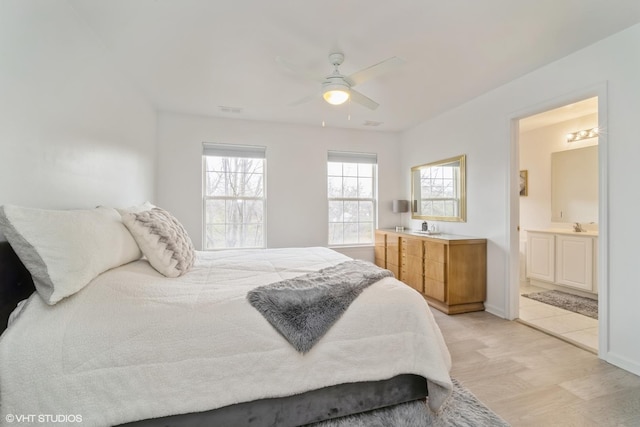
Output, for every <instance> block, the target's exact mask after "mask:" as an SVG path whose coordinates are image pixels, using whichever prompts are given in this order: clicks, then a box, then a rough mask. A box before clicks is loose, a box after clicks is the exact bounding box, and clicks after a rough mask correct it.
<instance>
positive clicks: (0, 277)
mask: <svg viewBox="0 0 640 427" xmlns="http://www.w3.org/2000/svg"><path fill="white" fill-rule="evenodd" d="M34 291H35V287H34V286H33V279H31V274H29V271H28V270H27V269H26V268H25V266H24V265H23V264H22V262H21V261H20V259H19V258H18V256H17V255H16V253H15V252H14V251H13V249H12V248H11V245H9V242H0V333H2V331H4V330H5V329H7V321H8V320H9V315H10V314H11V312H12V311H13V310H14V309H15V308H16V305H17V304H18V302H19V301H20V300H23V299H25V298H28V297H29V295H31V294H32V293H33V292H34Z"/></svg>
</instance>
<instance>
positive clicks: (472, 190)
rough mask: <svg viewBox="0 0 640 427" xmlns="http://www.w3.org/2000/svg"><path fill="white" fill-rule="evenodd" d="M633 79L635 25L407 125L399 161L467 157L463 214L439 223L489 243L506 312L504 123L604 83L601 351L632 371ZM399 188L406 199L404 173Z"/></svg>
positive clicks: (639, 55) (636, 237) (493, 305)
mask: <svg viewBox="0 0 640 427" xmlns="http://www.w3.org/2000/svg"><path fill="white" fill-rule="evenodd" d="M470 72H472V70H470ZM638 76H640V25H635V26H633V27H631V28H629V29H627V30H625V31H622V32H620V33H618V34H616V35H613V36H611V37H609V38H606V39H604V40H602V41H600V42H598V43H596V44H594V45H592V46H590V47H588V48H585V49H583V50H581V51H578V52H576V53H574V54H572V55H569V56H567V57H565V58H563V59H561V60H559V61H556V62H554V63H552V64H549V65H548V66H545V67H543V68H540V69H538V70H536V71H534V72H532V73H530V74H527V75H525V76H523V77H522V78H519V79H516V80H514V81H512V82H510V83H508V84H506V85H504V86H502V87H500V88H498V89H496V90H493V91H491V92H488V93H486V94H484V95H482V96H480V97H478V98H476V99H474V100H472V101H470V102H468V103H466V104H464V105H462V106H460V107H458V108H455V109H453V110H450V111H448V112H446V113H444V114H442V115H440V116H439V117H436V118H434V119H432V120H429V121H427V122H425V123H423V124H421V125H419V126H417V127H416V128H414V129H411V130H410V131H407V132H406V133H405V134H404V135H403V138H402V141H403V148H402V153H403V154H402V167H403V170H408V168H409V167H410V166H412V165H414V164H418V163H426V162H430V161H435V160H438V159H440V158H446V157H450V156H453V155H457V154H462V153H466V154H467V161H468V164H467V179H468V186H467V188H468V220H467V222H466V223H462V224H458V223H448V224H446V225H441V229H446V231H450V232H454V233H458V234H470V235H475V236H482V237H486V238H487V239H488V240H489V245H488V297H487V308H488V309H489V310H490V311H492V312H494V313H496V314H498V315H503V316H504V315H505V314H506V313H508V312H509V310H508V308H509V307H508V304H509V301H507V298H506V296H507V295H509V289H510V283H509V277H511V271H510V270H509V265H510V262H511V261H510V258H509V257H510V250H511V242H512V236H516V239H515V244H516V245H517V231H516V227H517V216H516V219H515V220H512V214H511V204H512V203H513V204H514V206H517V203H518V202H519V200H518V195H517V189H516V186H515V185H512V184H513V183H512V182H511V178H512V177H513V179H514V181H515V176H516V174H517V170H514V171H513V172H512V170H511V166H510V158H511V156H512V154H511V149H512V147H511V138H512V131H511V127H510V126H511V119H512V118H514V117H518V116H517V115H518V112H520V111H524V110H527V111H529V114H532V113H533V112H531V111H530V110H531V109H533V108H535V107H536V106H538V105H540V106H542V105H545V106H549V105H548V104H549V103H550V102H551V103H552V101H553V100H556V99H563V101H565V98H566V97H568V96H569V95H571V96H574V95H575V94H576V93H581V92H583V91H584V92H585V93H586V92H593V87H594V85H599V84H602V83H603V82H606V84H607V88H608V89H607V92H608V99H607V105H608V122H607V118H606V117H604V118H603V117H600V121H601V122H603V121H604V122H606V123H608V124H607V126H606V127H605V128H604V129H603V131H604V132H606V137H607V144H606V145H603V144H602V140H603V138H601V145H602V146H604V147H606V149H608V152H607V153H606V154H607V156H606V157H608V165H607V170H608V187H609V199H608V203H607V201H606V200H605V204H606V206H608V212H607V213H608V215H607V216H608V221H607V223H603V222H602V217H601V218H600V220H601V223H600V234H601V236H602V235H603V232H604V233H605V234H606V235H607V237H608V239H605V240H608V241H609V246H608V260H609V276H608V282H609V283H608V286H609V293H608V295H607V298H605V299H606V300H608V324H609V330H608V331H607V332H606V333H607V335H608V337H609V342H608V345H607V346H606V348H605V349H604V350H603V353H601V354H604V356H603V357H604V358H605V359H606V360H608V361H610V362H612V363H615V364H617V365H618V366H622V367H625V368H626V369H628V370H631V371H632V372H635V373H638V374H640V341H639V340H638V339H637V332H636V330H635V329H634V328H633V327H631V326H630V325H638V324H640V311H639V310H637V305H638V301H640V286H638V283H640V270H638V268H637V260H638V259H639V252H640V249H639V246H638V242H639V241H640V228H639V227H635V226H633V225H634V224H635V223H636V217H637V209H638V205H637V200H636V199H637V198H636V197H632V196H631V194H632V193H630V191H631V190H632V188H633V185H630V184H629V182H630V176H632V175H631V174H632V173H633V172H634V171H635V168H637V163H638V159H639V158H640V144H638V143H637V126H638V117H640V102H638V100H639V99H640V78H638ZM590 95H591V96H593V94H592V93H591V94H590ZM575 100H577V99H575ZM563 103H566V102H563ZM555 106H556V107H557V106H560V105H555ZM515 159H517V157H515ZM602 159H603V156H601V160H602ZM605 160H606V159H605ZM516 161H517V160H516ZM512 174H513V175H512ZM404 185H405V195H408V194H409V180H408V179H405V180H404ZM442 224H444V223H442ZM516 254H517V251H516ZM515 265H516V266H517V259H516V264H515ZM515 277H516V280H517V275H516V276H515ZM601 296H602V295H601ZM601 347H602V346H601Z"/></svg>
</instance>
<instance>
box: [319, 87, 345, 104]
mask: <svg viewBox="0 0 640 427" xmlns="http://www.w3.org/2000/svg"><path fill="white" fill-rule="evenodd" d="M349 96H350V95H349V86H347V85H345V84H339V83H330V84H326V85H324V87H323V88H322V97H323V98H324V100H325V101H327V102H328V103H329V104H331V105H340V104H344V103H345V102H347V100H348V99H349Z"/></svg>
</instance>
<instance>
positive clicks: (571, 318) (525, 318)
mask: <svg viewBox="0 0 640 427" xmlns="http://www.w3.org/2000/svg"><path fill="white" fill-rule="evenodd" d="M544 290H545V289H542V288H539V287H537V286H532V285H529V284H528V283H522V284H521V285H520V295H521V296H520V318H519V320H520V322H522V323H524V324H526V325H529V326H531V327H534V328H536V329H540V330H541V331H544V332H546V333H548V334H550V335H553V336H556V337H558V338H560V339H563V340H565V341H568V342H570V343H572V344H574V345H577V346H578V347H581V348H583V349H585V350H588V351H591V352H592V353H596V354H597V352H598V320H597V319H592V318H590V317H587V316H583V315H582V314H577V313H574V312H572V311H567V310H563V309H561V308H558V307H554V306H552V305H548V304H545V303H542V302H539V301H535V300H532V299H529V298H525V297H523V296H522V294H526V293H532V292H541V291H544Z"/></svg>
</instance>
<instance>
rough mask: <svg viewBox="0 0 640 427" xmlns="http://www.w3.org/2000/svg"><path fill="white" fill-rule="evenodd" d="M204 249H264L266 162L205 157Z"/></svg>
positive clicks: (241, 158)
mask: <svg viewBox="0 0 640 427" xmlns="http://www.w3.org/2000/svg"><path fill="white" fill-rule="evenodd" d="M204 204H205V206H204V217H205V218H204V222H205V232H204V249H226V248H263V247H264V246H265V242H264V234H265V233H264V226H265V221H264V218H265V159H264V158H248V157H227V156H207V155H205V156H204Z"/></svg>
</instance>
